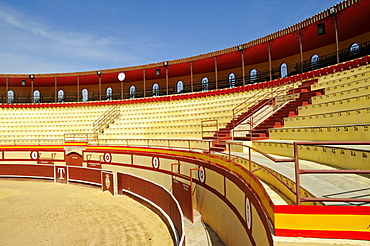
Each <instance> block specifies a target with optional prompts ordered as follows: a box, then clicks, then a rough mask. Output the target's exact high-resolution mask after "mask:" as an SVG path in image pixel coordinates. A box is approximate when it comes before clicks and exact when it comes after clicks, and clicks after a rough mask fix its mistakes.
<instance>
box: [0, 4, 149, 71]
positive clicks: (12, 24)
mask: <svg viewBox="0 0 370 246" xmlns="http://www.w3.org/2000/svg"><path fill="white" fill-rule="evenodd" d="M0 7H1V8H0V9H1V10H0V43H1V44H2V45H1V47H0V73H51V72H68V71H83V70H93V69H104V68H112V67H117V65H119V66H120V65H121V64H122V66H124V65H125V66H128V65H132V64H140V63H141V62H143V61H142V58H140V57H142V56H141V55H142V54H140V55H135V52H131V51H127V49H126V50H123V49H121V48H122V47H124V46H125V45H126V46H128V47H130V46H135V45H136V44H134V43H128V44H125V43H124V42H123V41H121V40H120V39H119V38H118V37H115V36H99V35H98V34H95V33H89V32H77V31H74V30H63V29H58V28H56V27H53V26H50V25H48V24H45V23H42V22H40V21H37V20H33V19H32V18H31V17H30V16H27V15H25V14H23V13H21V12H18V11H16V10H14V9H12V8H9V7H6V6H0ZM139 47H140V46H138V47H137V48H136V50H137V49H140V48H139ZM132 50H133V51H134V50H135V47H133V49H132ZM139 53H140V52H139ZM97 64H98V65H99V64H102V65H99V66H101V67H96V66H97Z"/></svg>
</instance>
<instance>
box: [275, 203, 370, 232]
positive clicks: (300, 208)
mask: <svg viewBox="0 0 370 246" xmlns="http://www.w3.org/2000/svg"><path fill="white" fill-rule="evenodd" d="M274 212H275V213H279V214H338V215H370V207H365V206H312V205H275V206H274ZM369 232H370V231H369Z"/></svg>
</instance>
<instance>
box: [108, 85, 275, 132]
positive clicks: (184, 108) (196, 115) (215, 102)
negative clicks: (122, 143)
mask: <svg viewBox="0 0 370 246" xmlns="http://www.w3.org/2000/svg"><path fill="white" fill-rule="evenodd" d="M263 90H265V91H268V90H269V89H268V88H266V89H263ZM255 93H256V91H244V92H236V93H229V94H224V95H210V96H205V97H199V98H190V99H189V98H186V99H180V100H170V101H162V102H160V101H159V102H152V103H146V104H145V105H143V104H123V105H121V117H120V118H119V119H118V120H116V121H115V123H114V124H112V125H110V127H109V128H108V129H106V130H105V131H104V134H103V135H101V138H104V139H127V138H129V139H133V138H139V139H140V138H186V139H201V138H202V134H201V122H202V121H204V120H210V119H215V120H218V123H219V126H220V127H223V126H225V125H226V123H227V122H229V121H230V119H231V118H232V109H233V108H234V107H235V106H236V105H238V104H240V103H241V102H243V101H245V100H246V99H248V98H250V97H252V96H253V95H254V94H255Z"/></svg>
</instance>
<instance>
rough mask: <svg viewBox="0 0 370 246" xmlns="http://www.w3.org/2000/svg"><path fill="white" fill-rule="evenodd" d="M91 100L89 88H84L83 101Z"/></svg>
mask: <svg viewBox="0 0 370 246" xmlns="http://www.w3.org/2000/svg"><path fill="white" fill-rule="evenodd" d="M87 100H89V91H88V90H87V89H83V90H82V101H83V102H86V101H87Z"/></svg>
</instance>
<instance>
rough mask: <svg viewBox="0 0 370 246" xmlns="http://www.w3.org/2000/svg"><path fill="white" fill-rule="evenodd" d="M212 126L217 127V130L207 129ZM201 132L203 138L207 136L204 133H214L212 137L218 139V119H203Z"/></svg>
mask: <svg viewBox="0 0 370 246" xmlns="http://www.w3.org/2000/svg"><path fill="white" fill-rule="evenodd" d="M211 127H216V130H205V129H208V128H211ZM201 132H202V139H204V138H205V136H204V133H209V132H211V133H214V134H213V137H212V138H216V139H218V120H217V119H215V120H202V121H201Z"/></svg>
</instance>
